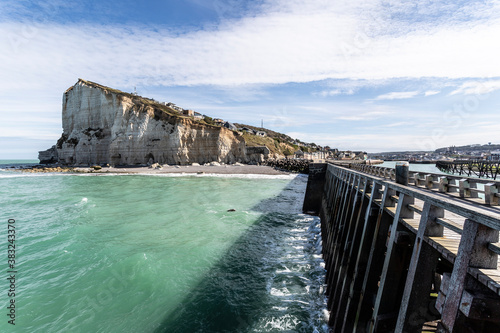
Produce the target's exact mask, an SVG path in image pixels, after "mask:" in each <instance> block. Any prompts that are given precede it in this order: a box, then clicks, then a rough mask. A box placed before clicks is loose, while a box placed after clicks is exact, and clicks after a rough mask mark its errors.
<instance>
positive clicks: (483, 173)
mask: <svg viewBox="0 0 500 333" xmlns="http://www.w3.org/2000/svg"><path fill="white" fill-rule="evenodd" d="M436 167H437V168H438V169H439V170H441V171H443V172H447V173H456V174H459V175H467V176H469V177H470V176H477V177H479V178H482V177H485V178H492V179H496V178H497V176H498V175H499V173H500V170H499V168H500V161H485V160H457V161H438V162H436Z"/></svg>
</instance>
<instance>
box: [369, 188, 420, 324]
mask: <svg viewBox="0 0 500 333" xmlns="http://www.w3.org/2000/svg"><path fill="white" fill-rule="evenodd" d="M413 203H414V198H413V197H411V196H407V195H405V194H403V193H400V194H399V199H398V205H397V209H396V214H395V216H394V220H393V222H392V226H391V228H390V237H389V242H388V244H387V253H386V255H385V259H384V266H383V269H382V275H381V277H380V286H379V289H378V293H377V298H376V299H375V304H374V308H373V315H372V319H371V321H370V332H377V331H380V330H382V331H386V330H390V329H393V328H394V325H395V322H396V320H397V312H396V313H395V311H397V309H398V308H399V305H400V302H401V296H402V295H401V292H400V290H401V289H400V283H401V281H404V278H405V276H406V267H407V266H406V265H407V263H408V260H409V255H408V254H407V253H408V251H411V249H410V248H409V246H408V245H407V244H401V243H397V241H396V240H397V235H398V233H399V232H400V231H401V230H403V229H404V228H403V227H402V225H401V224H400V223H399V220H400V219H403V218H407V219H412V218H413V215H414V213H413V211H412V210H410V209H409V208H408V205H409V204H413ZM393 313H395V314H394V315H392V314H393ZM384 321H385V322H384ZM391 326H392V327H391Z"/></svg>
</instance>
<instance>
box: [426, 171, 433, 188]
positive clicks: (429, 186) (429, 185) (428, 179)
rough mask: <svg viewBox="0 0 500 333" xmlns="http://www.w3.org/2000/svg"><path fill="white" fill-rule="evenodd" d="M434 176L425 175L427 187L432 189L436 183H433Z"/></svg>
mask: <svg viewBox="0 0 500 333" xmlns="http://www.w3.org/2000/svg"><path fill="white" fill-rule="evenodd" d="M433 178H434V177H433V176H432V175H425V187H426V188H427V189H428V190H432V188H433V187H434V184H433V183H432V182H433Z"/></svg>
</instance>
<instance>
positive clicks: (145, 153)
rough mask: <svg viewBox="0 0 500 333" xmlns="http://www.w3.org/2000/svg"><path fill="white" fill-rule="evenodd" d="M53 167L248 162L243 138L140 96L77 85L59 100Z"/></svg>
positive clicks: (89, 83)
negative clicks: (56, 163) (60, 129)
mask: <svg viewBox="0 0 500 333" xmlns="http://www.w3.org/2000/svg"><path fill="white" fill-rule="evenodd" d="M62 123H63V134H62V136H61V138H60V139H59V140H58V142H57V146H56V148H57V158H58V160H59V162H61V163H63V164H69V165H90V164H106V163H109V164H111V165H136V164H147V163H152V162H158V163H162V164H166V163H168V164H188V163H193V162H197V163H207V162H212V161H217V162H224V163H234V162H248V161H249V157H250V159H252V156H250V155H249V156H247V154H246V147H245V141H244V139H243V138H242V137H241V136H240V135H239V134H238V133H236V132H233V131H231V130H229V129H226V128H223V127H218V126H211V125H208V124H205V123H202V122H197V121H195V120H194V119H192V118H188V117H183V116H181V115H178V114H175V111H173V110H171V109H169V108H167V107H166V106H163V105H161V104H159V103H154V102H152V101H151V100H148V99H144V98H142V97H140V96H135V95H131V94H126V93H123V92H120V91H116V90H113V89H110V88H107V87H103V86H100V85H98V84H94V83H91V82H88V81H84V80H79V81H78V82H77V83H76V84H75V85H74V86H73V87H71V88H69V89H68V90H67V91H66V92H65V93H64V96H63V110H62Z"/></svg>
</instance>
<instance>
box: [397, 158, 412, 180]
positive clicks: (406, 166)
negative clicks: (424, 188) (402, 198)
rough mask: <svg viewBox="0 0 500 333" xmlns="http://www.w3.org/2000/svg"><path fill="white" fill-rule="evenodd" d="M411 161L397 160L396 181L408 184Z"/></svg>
mask: <svg viewBox="0 0 500 333" xmlns="http://www.w3.org/2000/svg"><path fill="white" fill-rule="evenodd" d="M409 174H410V163H408V162H396V183H398V184H401V185H405V186H408V179H409Z"/></svg>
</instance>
